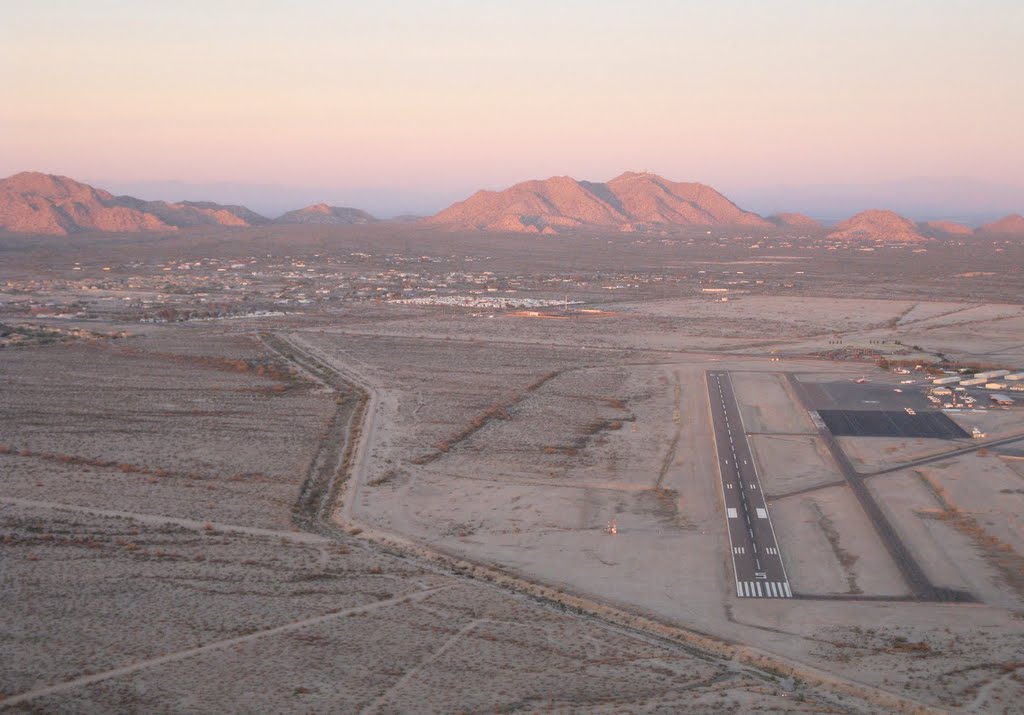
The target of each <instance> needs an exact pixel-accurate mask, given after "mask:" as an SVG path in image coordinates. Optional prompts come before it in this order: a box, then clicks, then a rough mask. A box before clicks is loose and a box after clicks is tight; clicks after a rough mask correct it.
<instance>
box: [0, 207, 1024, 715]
mask: <svg viewBox="0 0 1024 715" xmlns="http://www.w3.org/2000/svg"><path fill="white" fill-rule="evenodd" d="M338 231H342V232H341V233H331V231H330V230H328V229H323V230H320V229H317V230H316V231H314V230H312V229H309V230H306V229H302V230H298V229H297V230H296V233H295V235H294V236H293V237H292V238H294V242H292V243H289V244H288V249H287V251H283V250H281V248H280V245H281V244H280V239H281V237H280V236H275V235H274V234H273V231H271V230H270V229H267V230H266V231H265V232H262V233H261V232H256V231H254V232H252V234H251V235H249V234H246V236H245V237H246V239H247V242H246V243H245V244H244V245H242V244H240V243H232V242H231V241H229V240H226V239H225V237H224V236H220V235H212V234H210V235H206V234H203V235H198V234H196V235H195V236H193V237H188V236H184V237H182V238H180V239H174V240H172V239H167V240H160V241H157V240H151V241H148V242H147V241H144V240H141V239H135V238H123V237H121V238H113V237H105V238H97V239H96V241H95V243H93V244H90V247H88V248H85V247H83V245H82V244H81V243H75V242H74V241H71V240H70V239H68V240H57V239H54V240H52V241H50V240H45V241H42V242H41V243H32V244H27V243H24V242H23V241H21V239H18V240H13V239H12V242H8V243H4V244H3V246H4V247H6V249H7V253H6V254H5V256H10V257H11V260H10V261H8V263H7V265H9V266H10V268H9V269H5V270H7V271H8V272H9V277H7V276H5V277H6V278H7V281H8V282H7V283H5V284H4V285H3V286H0V315H2V321H3V323H4V324H5V325H8V324H18V325H30V324H31V325H35V324H36V323H40V324H43V325H44V328H40V329H36V328H31V329H28V328H26V329H25V330H23V331H22V332H21V333H17V334H18V335H27V334H29V333H31V337H32V340H30V341H27V342H23V343H19V344H17V345H13V346H9V347H4V348H0V389H2V394H3V399H2V400H0V539H2V540H3V547H2V549H3V551H2V559H3V569H2V572H3V578H0V598H2V599H3V602H4V604H5V608H4V611H3V615H2V616H0V636H2V639H3V642H4V643H5V645H7V646H8V647H7V648H6V650H5V655H6V654H8V653H10V654H12V656H11V657H5V658H2V659H0V696H2V697H0V709H5V710H11V711H23V712H50V711H55V712H68V711H74V712H110V711H111V710H114V711H155V712H167V711H189V712H223V711H225V710H242V711H268V710H269V711H275V712H293V711H294V712H339V711H342V712H366V713H376V712H380V713H384V712H452V711H467V712H494V711H498V712H514V711H520V712H537V711H542V712H608V713H612V712H615V713H618V712H636V713H668V712H813V713H821V712H826V713H847V712H850V713H861V712H900V711H902V712H930V711H945V710H949V709H957V710H964V711H973V712H1014V708H1015V706H1016V705H1017V704H1018V703H1019V702H1020V698H1021V697H1022V696H1024V665H1022V663H1021V659H1020V653H1021V652H1024V619H1022V615H1021V614H1022V613H1024V602H1022V601H1024V581H1022V574H1024V568H1022V560H1021V554H1024V543H1022V529H1024V524H1022V522H1021V519H1020V513H1021V507H1022V506H1024V503H1018V502H1020V500H1021V499H1024V487H1022V486H1021V485H1022V484H1024V481H1022V475H1024V467H1021V466H1020V462H1019V460H1015V459H1013V458H1012V454H1011V452H1010V451H1011V450H1013V449H1016V448H1019V447H1020V444H1019V443H1009V444H1006V445H1002V446H999V447H998V448H997V447H995V446H993V447H992V448H991V449H989V448H987V447H985V444H986V441H985V440H960V441H958V442H955V443H953V442H942V443H941V444H936V443H934V442H933V441H931V440H924V441H916V440H897V439H888V438H855V439H851V438H842V439H841V440H840V441H839V445H840V448H841V449H842V450H843V451H844V453H845V454H846V455H847V457H848V458H849V459H850V460H851V462H852V463H853V464H854V465H855V467H856V468H857V469H858V470H863V471H872V470H874V469H880V468H884V467H895V468H900V469H899V470H898V471H893V472H892V473H890V474H884V475H879V476H870V477H866V478H865V483H866V484H867V486H868V489H869V490H870V493H871V494H872V495H873V496H874V498H875V499H876V500H877V501H878V502H879V505H880V507H881V509H882V512H883V513H884V515H885V516H886V517H887V518H888V519H889V521H890V522H891V523H892V525H893V527H894V529H895V531H896V533H897V534H898V535H899V536H900V538H901V539H902V540H903V541H904V542H905V544H906V545H907V546H908V548H909V550H910V552H911V553H912V554H913V556H914V557H915V558H916V559H917V561H918V562H919V563H920V565H921V567H922V569H923V571H924V572H925V574H926V576H927V577H928V578H929V579H931V581H932V582H933V583H934V584H935V585H937V586H942V587H947V588H953V589H960V590H962V591H964V592H966V593H969V594H970V596H971V597H972V598H973V599H974V600H973V601H972V602H961V603H941V602H931V601H927V600H921V601H916V600H914V599H913V598H912V590H911V589H910V588H909V586H908V584H907V583H905V582H904V578H903V576H901V572H900V570H899V569H898V568H897V567H896V565H895V563H894V562H893V560H892V557H891V555H890V553H889V551H888V550H887V549H886V547H885V545H884V543H883V540H882V538H881V536H880V535H879V532H878V531H877V529H876V528H875V526H874V525H873V523H872V520H871V519H870V518H869V516H868V514H867V513H866V512H865V510H864V508H863V506H862V505H861V504H860V503H859V502H858V501H857V499H856V497H855V495H854V493H853V491H852V490H851V489H850V487H849V486H846V485H836V484H835V483H837V482H840V481H841V480H842V478H843V477H842V471H841V469H840V465H839V464H838V463H837V461H836V459H835V458H834V456H833V455H832V453H831V452H830V450H829V449H828V447H827V445H828V444H829V443H828V442H827V441H826V439H825V436H824V435H823V434H822V433H821V432H820V427H819V426H818V425H816V424H815V423H814V422H813V421H812V420H811V419H810V417H809V416H808V413H807V411H806V409H805V408H804V406H803V405H802V404H801V403H800V401H799V400H798V399H797V396H796V395H794V394H793V390H792V388H791V386H790V384H789V381H788V380H787V378H786V373H795V374H798V375H799V376H800V379H801V380H802V381H805V382H814V381H817V382H829V381H842V382H843V383H844V384H846V385H853V382H852V381H853V380H854V379H856V378H858V377H860V376H867V377H869V378H870V379H871V380H872V381H873V383H872V384H874V385H875V386H876V387H877V386H879V385H881V386H883V387H884V388H885V390H886V391H888V392H891V390H889V389H888V388H889V387H895V386H898V381H899V379H900V378H899V377H898V376H896V375H893V374H892V373H890V372H887V371H885V370H883V369H881V368H879V367H877V366H876V365H875V359H876V353H878V354H883V353H884V354H889V353H899V354H901V355H904V356H907V355H913V356H915V357H916V356H923V357H927V356H932V357H935V356H936V354H937V353H942V352H947V354H948V355H949V356H950V357H955V356H963V357H965V358H972V359H974V358H977V359H979V360H980V359H985V360H998V361H999V364H1000V365H1002V364H1005V365H1007V366H1008V367H1021V366H1024V349H1022V348H1021V345H1024V339H1022V338H1021V335H1024V325H1022V324H1020V322H1019V321H1020V320H1022V319H1024V318H1022V314H1021V312H1020V311H1021V308H1020V303H1021V300H1024V296H1020V294H1019V280H1018V278H1019V275H1018V274H1017V273H1014V270H1015V269H1013V266H1014V265H1016V264H1014V263H1013V260H1016V259H1015V257H1017V256H1018V255H1021V256H1024V253H1020V251H1024V248H1022V249H1017V248H1013V247H1011V248H1010V249H1007V250H1008V251H1009V252H1006V251H1004V250H1002V247H1001V246H1000V247H999V248H1000V250H998V251H997V250H996V248H995V247H993V246H988V244H985V245H980V246H975V247H972V248H971V250H970V252H968V251H967V249H966V248H964V247H962V246H958V245H936V246H934V247H930V248H929V250H928V251H927V252H926V253H922V254H914V255H913V256H911V255H910V254H909V252H908V251H905V250H904V249H901V248H899V247H879V248H878V251H877V252H876V253H873V254H867V253H862V252H860V251H858V250H857V249H856V248H840V247H830V248H822V247H821V246H818V245H816V244H815V245H811V246H800V245H794V244H793V243H792V242H791V241H790V239H789V238H785V239H777V238H775V239H772V240H768V239H767V238H756V237H749V236H747V235H746V234H742V235H738V236H733V237H721V238H716V239H714V240H715V241H716V243H714V244H712V245H710V246H708V245H702V244H701V243H700V241H701V240H704V239H703V238H702V237H700V236H691V235H687V234H680V235H678V236H671V237H666V238H665V239H664V240H663V241H661V240H659V241H654V240H651V239H650V238H644V237H630V236H626V237H623V236H614V237H604V236H601V237H588V236H569V237H565V240H564V241H561V238H562V237H560V238H559V242H556V241H553V240H547V239H539V238H520V239H517V240H518V241H519V243H510V242H509V241H508V240H506V239H507V237H494V236H480V237H475V238H463V239H459V238H456V237H452V236H448V235H445V236H436V235H433V234H429V233H427V232H420V231H418V230H417V229H415V228H409V229H407V230H406V229H402V228H400V227H395V226H382V227H374V228H368V229H365V230H364V229H358V230H357V229H352V230H351V233H344V231H348V229H344V230H342V229H338ZM76 240H77V239H76ZM0 241H2V237H0ZM129 248H130V249H131V250H132V258H131V261H127V260H123V259H122V258H121V257H122V256H123V255H125V252H126V250H127V249H129ZM47 256H49V258H46V257H47ZM566 256H573V257H574V259H573V261H574V262H573V263H572V265H571V266H570V265H569V264H567V263H566ZM967 256H969V258H970V260H971V261H972V262H973V263H974V264H975V265H977V266H978V270H982V271H986V272H989V273H991V274H992V275H991V276H989V277H988V278H987V279H986V280H985V281H984V282H978V281H973V279H968V278H956V275H957V273H960V272H962V270H961V269H962V264H963V261H964V260H965V257H967ZM610 267H614V268H610ZM106 269H109V270H106ZM951 286H953V289H951ZM723 287H725V288H726V289H727V290H726V295H727V296H728V297H729V300H728V301H721V300H718V299H717V298H718V296H721V295H723V294H722V293H721V292H718V289H719V288H723ZM705 288H712V289H714V290H713V291H712V292H710V293H708V292H705V291H704V289H705ZM881 291H887V292H886V293H882V292H881ZM957 291H959V292H957ZM881 294H890V295H892V296H893V300H891V301H888V300H857V299H852V298H850V296H857V295H881ZM498 298H500V299H501V300H507V301H520V303H521V304H518V305H516V306H515V307H513V308H510V307H508V305H509V304H507V303H502V302H501V301H499V300H498ZM524 299H529V300H536V301H541V303H543V304H542V305H541V303H537V304H531V303H522V301H523V300H524ZM411 300H419V301H426V302H421V303H420V304H415V303H409V301H411ZM431 301H433V303H431ZM445 301H448V302H445ZM460 301H462V302H460ZM563 301H564V302H563ZM570 306H575V307H570ZM582 309H586V310H589V311H591V312H589V313H588V312H583V310H582ZM544 311H548V313H549V314H544V315H541V314H542V313H544ZM491 316H493V317H491ZM912 341H913V342H912ZM913 345H916V348H914V347H912V346H913ZM840 348H855V349H850V350H847V351H845V352H844V350H842V349H840ZM904 349H905V350H904ZM833 351H834V352H833ZM709 370H715V371H728V372H730V374H731V375H732V378H733V380H734V384H735V387H736V393H737V397H738V399H739V403H740V409H741V410H742V415H743V422H744V425H743V429H744V431H746V432H748V433H753V434H749V435H748V438H749V440H750V444H751V446H752V452H753V454H754V457H755V459H756V460H757V466H758V475H759V478H760V479H761V480H762V483H763V487H764V490H765V491H766V492H767V493H768V496H769V499H768V508H769V509H770V510H771V514H772V522H773V524H774V527H775V531H776V535H777V540H778V545H779V548H780V551H781V555H782V560H783V563H784V565H785V566H786V569H787V572H788V575H789V578H790V579H791V581H792V586H793V591H794V592H795V593H796V595H797V598H792V599H766V598H764V599H762V598H739V597H737V596H736V595H735V591H734V590H733V588H732V585H733V576H734V574H733V563H732V560H731V554H730V549H729V546H730V543H729V539H728V532H727V529H726V524H725V515H724V514H723V511H724V509H723V503H722V498H723V497H722V482H721V478H720V474H719V469H720V465H718V464H717V458H716V453H715V433H714V427H713V424H712V421H711V414H710V410H709V405H708V398H707V394H708V392H707V384H706V378H705V373H706V372H707V371H709ZM890 383H891V384H890ZM879 389H881V388H879ZM1021 414H1022V413H1021V412H1019V411H1018V410H1016V408H1012V409H1009V410H1006V411H989V412H988V413H977V414H971V415H966V416H965V415H959V416H956V415H955V416H954V419H957V420H960V421H961V424H964V425H967V424H969V421H971V420H974V421H977V422H978V423H981V422H984V426H983V429H985V431H986V432H988V433H989V435H988V437H987V438H986V440H992V439H997V438H1006V437H1010V438H1013V437H1015V436H1017V435H1024V424H1022V423H1021V422H1020V415H1021ZM958 446H967V447H971V446H977V447H978V449H977V450H976V451H972V452H968V453H965V454H962V455H959V456H956V457H949V458H948V459H940V460H936V461H933V462H928V463H925V464H920V465H914V466H912V467H907V468H901V465H903V464H905V463H906V462H907V461H910V460H913V459H918V458H921V457H928V456H931V455H933V454H936V453H937V452H938V451H941V448H954V447H958Z"/></svg>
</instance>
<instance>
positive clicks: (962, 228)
mask: <svg viewBox="0 0 1024 715" xmlns="http://www.w3.org/2000/svg"><path fill="white" fill-rule="evenodd" d="M917 228H918V231H919V232H920V233H921V234H922V235H924V236H927V237H929V238H947V237H949V236H968V235H970V234H972V233H974V229H973V228H971V227H970V226H967V225H965V224H962V223H958V222H957V221H925V222H923V223H919V224H918V225H917Z"/></svg>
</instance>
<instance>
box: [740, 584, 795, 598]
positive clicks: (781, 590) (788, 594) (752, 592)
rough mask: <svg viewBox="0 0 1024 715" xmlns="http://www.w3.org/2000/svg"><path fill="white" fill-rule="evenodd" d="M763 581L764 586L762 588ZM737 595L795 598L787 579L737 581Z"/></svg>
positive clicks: (743, 596) (745, 596)
mask: <svg viewBox="0 0 1024 715" xmlns="http://www.w3.org/2000/svg"><path fill="white" fill-rule="evenodd" d="M762 583H763V584H764V588H761V585H762ZM736 595H737V596H739V597H740V598H793V592H792V591H790V590H789V582H787V581H782V582H779V581H764V582H762V581H737V582H736Z"/></svg>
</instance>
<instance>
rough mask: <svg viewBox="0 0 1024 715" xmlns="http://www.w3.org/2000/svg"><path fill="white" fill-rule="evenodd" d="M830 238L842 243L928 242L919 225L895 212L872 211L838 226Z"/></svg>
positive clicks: (857, 215)
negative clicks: (860, 241)
mask: <svg viewBox="0 0 1024 715" xmlns="http://www.w3.org/2000/svg"><path fill="white" fill-rule="evenodd" d="M828 238H831V239H833V240H841V241H854V240H862V241H880V242H881V241H884V242H889V243H919V242H922V241H927V240H928V238H926V237H925V236H924V235H922V234H921V233H920V232H919V231H918V229H917V225H916V224H915V223H914V222H913V221H911V220H910V219H908V218H904V217H903V216H900V215H899V214H897V213H896V212H895V211H884V210H879V209H872V210H870V211H861V212H860V213H859V214H856V215H854V216H851V217H850V218H848V219H846V220H845V221H842V222H840V223H838V224H836V226H835V228H834V229H833V230H832V232H831V233H829V234H828Z"/></svg>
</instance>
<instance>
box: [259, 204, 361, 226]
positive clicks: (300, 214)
mask: <svg viewBox="0 0 1024 715" xmlns="http://www.w3.org/2000/svg"><path fill="white" fill-rule="evenodd" d="M376 220H377V219H375V218H374V217H373V216H371V215H370V214H368V213H366V212H365V211H361V210H360V209H352V208H345V207H342V206H328V205H327V204H313V205H312V206H307V207H306V208H304V209H297V210H295V211H289V212H288V213H286V214H284V215H282V216H279V217H278V218H277V219H275V220H274V223H288V224H295V223H302V224H332V225H336V224H357V223H374V222H375V221H376Z"/></svg>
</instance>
